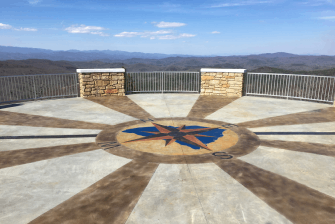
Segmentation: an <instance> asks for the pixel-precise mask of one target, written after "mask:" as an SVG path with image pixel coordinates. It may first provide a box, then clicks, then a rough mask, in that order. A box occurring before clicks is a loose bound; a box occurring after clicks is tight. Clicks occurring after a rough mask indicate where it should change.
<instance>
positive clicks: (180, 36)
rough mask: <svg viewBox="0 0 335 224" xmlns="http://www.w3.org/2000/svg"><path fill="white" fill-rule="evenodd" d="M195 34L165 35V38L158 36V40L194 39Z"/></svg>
mask: <svg viewBox="0 0 335 224" xmlns="http://www.w3.org/2000/svg"><path fill="white" fill-rule="evenodd" d="M194 36H195V34H188V33H182V34H179V35H177V36H176V35H165V36H159V37H158V39H161V40H175V39H179V38H185V37H194Z"/></svg>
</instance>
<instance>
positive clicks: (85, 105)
mask: <svg viewBox="0 0 335 224" xmlns="http://www.w3.org/2000/svg"><path fill="white" fill-rule="evenodd" d="M2 110H4V111H10V112H18V113H25V114H31V115H40V116H46V117H55V118H62V119H68V120H76V121H85V122H92V123H101V124H108V125H114V124H119V123H123V122H127V121H133V120H136V118H134V117H130V116H128V115H126V114H122V113H120V112H117V111H115V110H112V109H110V108H107V107H104V106H102V105H101V104H98V103H94V102H92V101H90V100H86V99H83V98H67V99H57V100H45V101H38V102H33V103H31V102H27V103H24V104H23V105H22V106H18V107H11V108H6V109H2Z"/></svg>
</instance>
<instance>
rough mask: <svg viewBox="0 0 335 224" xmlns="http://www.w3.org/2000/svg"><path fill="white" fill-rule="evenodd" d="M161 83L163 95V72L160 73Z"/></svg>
mask: <svg viewBox="0 0 335 224" xmlns="http://www.w3.org/2000/svg"><path fill="white" fill-rule="evenodd" d="M161 82H162V94H163V93H164V80H163V72H161Z"/></svg>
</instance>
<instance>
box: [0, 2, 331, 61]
mask: <svg viewBox="0 0 335 224" xmlns="http://www.w3.org/2000/svg"><path fill="white" fill-rule="evenodd" d="M0 2H1V8H0V45H3V46H18V47H34V48H44V49H52V50H69V49H77V50H121V51H129V52H145V53H166V54H190V55H247V54H260V53H274V52H288V53H295V54H323V55H335V0H303V1H292V0H291V1H286V0H259V1H258V0H245V1H235V0H209V1H204V0H201V1H199V0H193V1H190V0H187V1H152V0H143V1H131V0H118V1H105V0H95V1H85V0H80V1H79V0H75V1H69V0H68V1H63V0H0Z"/></svg>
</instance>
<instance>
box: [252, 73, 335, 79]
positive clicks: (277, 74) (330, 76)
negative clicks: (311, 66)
mask: <svg viewBox="0 0 335 224" xmlns="http://www.w3.org/2000/svg"><path fill="white" fill-rule="evenodd" d="M247 74H258V75H298V76H314V77H328V78H335V76H330V75H329V76H322V75H303V74H283V73H260V72H248V73H247Z"/></svg>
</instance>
